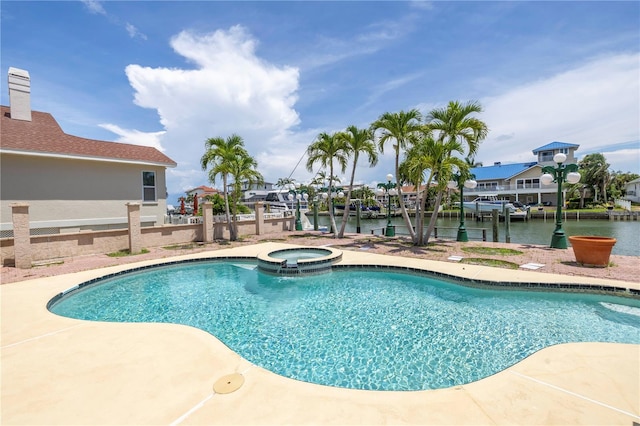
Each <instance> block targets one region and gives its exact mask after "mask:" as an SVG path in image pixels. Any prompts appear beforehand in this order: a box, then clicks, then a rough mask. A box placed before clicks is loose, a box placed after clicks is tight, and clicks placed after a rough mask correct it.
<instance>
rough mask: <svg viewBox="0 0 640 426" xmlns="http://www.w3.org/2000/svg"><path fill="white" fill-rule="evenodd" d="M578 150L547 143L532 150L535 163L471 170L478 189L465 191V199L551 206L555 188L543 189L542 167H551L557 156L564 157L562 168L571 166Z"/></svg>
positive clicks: (563, 144)
mask: <svg viewBox="0 0 640 426" xmlns="http://www.w3.org/2000/svg"><path fill="white" fill-rule="evenodd" d="M579 147H580V145H576V144H570V143H566V142H551V143H548V144H546V145H543V146H541V147H539V148H536V149H534V150H533V155H535V156H536V161H530V162H526V163H512V164H502V163H501V162H496V163H493V166H487V167H474V168H472V169H471V173H473V174H474V175H475V180H476V182H478V186H477V187H476V188H474V189H472V190H468V189H467V190H465V196H468V199H469V200H471V199H474V198H476V197H480V196H482V197H486V196H490V195H496V196H498V198H501V199H505V200H510V201H519V202H521V203H523V204H550V205H554V204H555V203H556V200H557V195H556V194H557V190H558V186H557V184H556V183H552V184H551V185H543V184H542V183H541V182H540V176H541V175H542V167H544V166H555V165H556V164H555V163H554V161H553V156H554V155H556V154H558V153H562V154H565V155H566V156H567V160H566V161H565V164H575V163H576V162H577V160H576V155H575V152H576V150H577V149H578V148H579Z"/></svg>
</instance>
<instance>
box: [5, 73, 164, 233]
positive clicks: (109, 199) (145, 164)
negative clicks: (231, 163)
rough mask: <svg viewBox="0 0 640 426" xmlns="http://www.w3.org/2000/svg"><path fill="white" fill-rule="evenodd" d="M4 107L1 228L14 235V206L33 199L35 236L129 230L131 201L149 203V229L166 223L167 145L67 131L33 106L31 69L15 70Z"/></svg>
mask: <svg viewBox="0 0 640 426" xmlns="http://www.w3.org/2000/svg"><path fill="white" fill-rule="evenodd" d="M8 79H9V85H8V86H9V101H10V105H9V106H2V107H1V114H2V115H1V117H0V120H1V122H0V124H1V126H0V127H1V137H2V139H1V141H0V191H1V192H0V195H1V200H0V201H1V203H0V231H1V236H2V237H11V236H12V234H13V233H12V213H11V204H12V203H15V202H22V203H28V204H29V216H30V229H31V234H32V235H42V234H58V233H68V232H77V231H81V230H88V229H91V230H104V229H118V228H126V227H127V208H126V205H125V204H126V203H129V202H138V203H140V204H141V211H140V215H141V224H142V226H153V225H156V224H162V223H163V221H164V215H165V213H166V201H167V200H166V193H167V190H166V183H165V171H166V169H167V168H168V167H175V166H176V163H175V162H174V161H173V160H172V159H170V158H169V157H167V156H166V155H164V154H163V153H162V152H160V151H159V150H157V149H155V148H152V147H146V146H138V145H132V144H124V143H116V142H108V141H100V140H93V139H86V138H81V137H77V136H73V135H68V134H66V133H65V132H64V131H63V130H62V128H61V127H60V126H59V124H58V123H57V122H56V120H55V119H54V117H53V116H52V115H51V114H49V113H47V112H39V111H32V110H31V100H30V96H31V82H30V77H29V73H28V72H27V71H24V70H19V69H16V68H9V78H8Z"/></svg>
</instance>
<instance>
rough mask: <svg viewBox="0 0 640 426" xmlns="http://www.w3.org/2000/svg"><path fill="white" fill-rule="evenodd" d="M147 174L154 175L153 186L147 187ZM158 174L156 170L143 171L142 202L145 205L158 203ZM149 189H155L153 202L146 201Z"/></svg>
mask: <svg viewBox="0 0 640 426" xmlns="http://www.w3.org/2000/svg"><path fill="white" fill-rule="evenodd" d="M145 173H152V174H153V185H145ZM157 176H158V174H157V173H156V172H155V171H154V170H143V171H142V181H141V182H142V202H143V203H157V202H158V180H157ZM149 189H153V200H147V199H146V192H147V190H149Z"/></svg>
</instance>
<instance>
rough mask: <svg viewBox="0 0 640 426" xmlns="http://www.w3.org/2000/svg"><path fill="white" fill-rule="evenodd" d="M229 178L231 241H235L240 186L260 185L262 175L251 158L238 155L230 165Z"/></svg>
mask: <svg viewBox="0 0 640 426" xmlns="http://www.w3.org/2000/svg"><path fill="white" fill-rule="evenodd" d="M229 166H230V167H229V168H230V172H229V176H230V177H231V178H233V184H232V185H231V186H232V187H233V192H232V194H231V196H232V198H233V204H232V209H233V211H232V223H231V224H232V228H231V229H232V230H233V231H232V234H233V238H232V239H231V240H232V241H235V240H236V239H237V237H238V226H237V218H236V216H237V214H238V203H239V202H240V197H241V194H242V184H243V183H246V184H247V185H248V187H251V185H253V184H262V183H264V178H263V177H262V174H260V172H258V170H257V167H258V162H257V161H256V160H254V159H253V158H252V157H249V156H248V155H239V156H237V157H235V158H234V159H233V160H232V161H231V163H230V165H229Z"/></svg>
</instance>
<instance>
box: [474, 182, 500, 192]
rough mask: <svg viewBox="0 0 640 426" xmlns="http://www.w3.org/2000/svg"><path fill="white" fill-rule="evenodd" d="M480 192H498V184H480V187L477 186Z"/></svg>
mask: <svg viewBox="0 0 640 426" xmlns="http://www.w3.org/2000/svg"><path fill="white" fill-rule="evenodd" d="M477 189H478V190H485V191H486V190H489V191H491V190H493V191H495V190H497V189H498V182H478V186H477Z"/></svg>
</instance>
